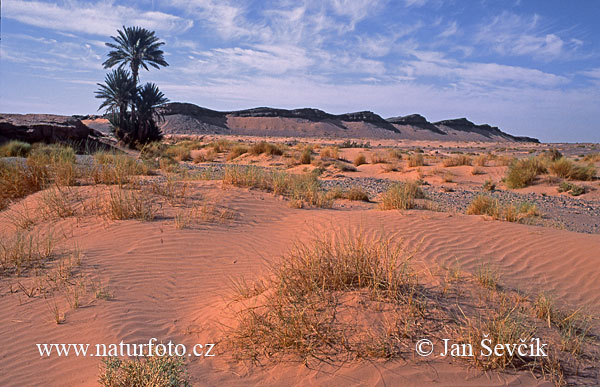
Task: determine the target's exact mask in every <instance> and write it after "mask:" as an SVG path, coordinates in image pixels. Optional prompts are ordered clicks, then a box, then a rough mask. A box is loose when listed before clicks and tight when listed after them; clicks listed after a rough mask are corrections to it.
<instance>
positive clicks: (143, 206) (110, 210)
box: [104, 187, 158, 222]
mask: <svg viewBox="0 0 600 387" xmlns="http://www.w3.org/2000/svg"><path fill="white" fill-rule="evenodd" d="M104 210H105V214H106V216H108V218H109V219H112V220H125V219H137V220H140V221H143V222H145V221H150V220H153V219H154V218H155V216H156V213H157V212H158V208H157V206H156V204H155V202H154V201H153V200H152V198H151V197H150V196H149V195H148V194H146V193H144V192H142V191H134V190H127V189H123V188H121V187H117V188H116V189H110V190H109V194H108V197H107V198H106V201H105V203H104Z"/></svg>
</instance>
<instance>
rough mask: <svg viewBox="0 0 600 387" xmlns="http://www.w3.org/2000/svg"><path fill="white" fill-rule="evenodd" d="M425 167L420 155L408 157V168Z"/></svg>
mask: <svg viewBox="0 0 600 387" xmlns="http://www.w3.org/2000/svg"><path fill="white" fill-rule="evenodd" d="M424 165H425V158H424V157H423V155H422V154H420V153H415V154H412V155H410V156H408V166H409V167H422V166H424Z"/></svg>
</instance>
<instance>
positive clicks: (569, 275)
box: [0, 182, 600, 386]
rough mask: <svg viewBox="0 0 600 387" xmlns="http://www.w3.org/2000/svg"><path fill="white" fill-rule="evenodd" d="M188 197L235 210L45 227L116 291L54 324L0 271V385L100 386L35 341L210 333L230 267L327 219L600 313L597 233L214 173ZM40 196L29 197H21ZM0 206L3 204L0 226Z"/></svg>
mask: <svg viewBox="0 0 600 387" xmlns="http://www.w3.org/2000/svg"><path fill="white" fill-rule="evenodd" d="M189 194H190V195H192V196H194V195H198V196H199V195H203V196H206V197H212V198H216V199H217V198H218V200H219V202H220V203H221V204H223V205H226V206H227V207H228V208H230V209H231V210H233V211H235V212H236V213H237V214H238V216H237V218H236V219H234V220H231V221H228V222H225V223H206V224H199V225H198V227H196V228H194V229H186V230H177V229H176V228H175V227H174V225H173V221H172V219H160V218H159V219H158V220H155V221H153V222H144V223H140V222H138V221H134V220H129V221H117V222H113V221H109V222H106V221H100V220H99V218H94V217H88V218H82V219H81V220H80V221H75V220H74V219H72V218H71V219H66V220H61V221H58V222H56V223H55V224H54V225H53V227H54V228H55V229H57V230H64V232H65V234H66V235H68V238H67V239H66V240H65V241H64V242H63V243H64V244H66V245H72V244H73V243H75V242H76V243H77V244H78V245H79V247H80V248H81V250H82V252H83V255H84V258H83V261H82V262H83V263H82V266H81V268H80V270H81V271H82V272H83V273H84V274H87V275H89V276H90V277H93V278H95V279H98V280H102V281H104V283H105V284H106V285H107V286H108V287H109V288H110V291H111V293H112V294H113V295H114V299H113V300H110V301H105V300H88V301H87V302H85V303H83V305H82V306H81V307H80V308H79V309H77V310H69V311H67V312H66V322H65V323H64V324H60V325H56V323H55V322H53V321H52V317H51V313H50V312H49V309H48V300H44V299H43V298H41V297H38V298H33V299H27V298H25V297H24V296H23V295H20V296H16V295H11V294H9V286H10V285H9V284H10V283H14V281H12V280H11V279H3V280H2V281H1V282H0V283H1V284H2V287H1V288H2V297H1V298H0V307H1V309H2V310H3V311H5V312H4V313H3V314H2V315H1V316H0V343H2V344H1V347H2V352H1V354H0V368H1V369H3V370H5V371H4V372H2V373H1V375H0V384H2V385H7V386H8V385H11V386H12V385H14V386H17V385H56V386H59V385H96V380H97V375H98V365H99V359H95V358H93V357H92V358H90V357H87V358H75V357H69V358H58V357H52V358H40V357H39V354H38V353H37V349H36V347H35V344H36V343H92V344H95V343H118V342H119V341H121V340H123V341H125V342H145V341H147V340H148V338H150V337H157V338H159V339H162V340H164V341H168V340H173V341H174V342H180V343H184V344H186V345H190V346H191V345H193V344H195V343H198V342H200V343H202V342H216V341H218V340H220V339H221V337H222V334H223V333H222V328H223V327H222V325H221V324H222V323H223V322H224V321H227V317H226V316H225V315H224V313H225V309H226V308H225V306H226V304H227V294H228V290H227V286H226V284H227V283H228V281H229V280H230V279H231V278H240V277H245V278H249V279H255V278H258V277H259V276H260V275H261V273H265V272H266V264H268V263H272V262H274V261H275V260H276V259H277V258H278V257H279V256H280V255H281V254H283V253H284V252H285V251H286V250H287V249H288V248H289V247H290V246H291V245H292V243H293V242H294V241H295V240H298V239H302V240H307V239H309V238H311V237H312V236H314V235H315V234H322V233H325V232H327V231H330V230H331V229H341V230H345V231H348V230H359V229H363V230H365V232H366V233H367V234H368V235H377V234H390V235H393V236H394V237H395V238H397V239H402V240H404V241H405V243H406V244H407V245H408V246H409V247H417V246H419V249H418V251H419V253H418V255H417V259H418V262H419V264H421V265H424V266H432V265H454V264H458V265H460V267H461V268H462V269H463V270H465V271H473V270H474V269H475V267H476V266H477V265H479V264H481V262H490V263H492V264H493V265H495V266H497V267H498V269H499V271H500V272H501V274H502V281H503V284H505V285H506V286H510V287H513V286H514V287H518V288H520V289H523V290H524V291H526V292H531V293H532V294H535V293H537V292H538V291H539V290H541V289H543V290H546V291H550V292H551V293H552V294H553V295H554V296H555V297H556V298H557V299H558V300H560V302H561V303H562V304H565V305H583V306H586V308H587V310H589V312H591V313H595V314H597V313H599V312H600V265H599V264H598V263H599V262H598V259H599V256H598V254H597V251H600V239H599V238H598V235H589V234H578V233H573V232H569V231H564V230H557V229H551V228H541V227H534V226H527V225H519V224H513V223H508V222H497V221H486V220H485V219H484V218H482V217H473V216H463V215H449V214H444V213H433V212H428V211H419V210H412V211H406V212H403V213H400V212H397V211H385V212H384V211H379V210H376V209H363V210H352V211H347V210H344V209H341V208H338V209H331V210H327V209H319V210H317V209H314V210H301V209H292V208H289V206H288V205H287V203H286V202H285V201H283V200H280V199H278V198H276V197H273V196H272V195H270V194H267V193H263V192H259V191H253V190H250V191H248V190H244V189H238V188H228V189H225V190H223V189H222V188H221V184H220V183H215V182H194V183H193V188H192V189H191V190H190V191H189ZM35 200H36V196H35V195H33V196H31V197H29V198H27V199H26V201H31V202H33V201H35ZM9 214H10V211H5V212H4V213H2V221H0V224H2V228H3V231H6V230H7V228H8V224H9V222H8V219H7V217H8V216H10V215H9ZM59 301H60V302H61V303H64V301H63V300H59ZM63 307H64V306H63ZM65 308H66V307H65ZM65 310H66V309H65ZM8 370H10V371H8ZM6 371H8V372H6ZM189 372H190V376H191V380H192V382H193V383H194V385H223V384H227V385H248V384H261V385H306V384H307V383H309V384H315V385H340V386H341V385H400V384H401V385H422V384H423V383H427V382H432V383H438V384H441V385H482V384H486V385H504V384H521V385H531V384H544V383H546V384H548V382H544V381H536V380H535V379H533V378H532V376H531V375H529V374H527V373H518V374H513V375H509V374H502V375H500V374H496V373H493V372H492V373H488V374H483V373H481V372H480V371H477V370H470V371H467V370H466V368H465V366H464V364H460V363H456V362H454V363H452V362H449V361H441V360H435V361H431V362H424V361H422V360H420V359H410V360H408V361H391V362H378V361H375V362H366V361H362V362H361V361H355V362H351V363H349V364H344V367H342V368H339V369H338V368H336V367H335V366H328V365H324V366H321V367H320V369H309V368H306V367H304V366H302V365H300V364H294V363H291V364H290V363H282V364H278V365H274V366H267V367H257V368H253V369H250V370H248V369H247V368H243V367H240V366H239V365H236V364H233V363H232V362H231V361H230V360H227V357H226V356H224V355H220V356H216V357H213V358H199V359H191V361H190V363H189Z"/></svg>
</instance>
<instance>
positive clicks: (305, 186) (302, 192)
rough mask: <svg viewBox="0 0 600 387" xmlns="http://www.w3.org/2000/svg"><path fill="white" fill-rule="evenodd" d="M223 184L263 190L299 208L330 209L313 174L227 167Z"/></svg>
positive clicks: (251, 167)
mask: <svg viewBox="0 0 600 387" xmlns="http://www.w3.org/2000/svg"><path fill="white" fill-rule="evenodd" d="M223 184H231V185H235V186H238V187H251V188H259V189H264V190H266V191H270V192H273V193H274V194H276V195H283V196H286V197H289V198H290V199H292V201H293V203H295V204H297V205H298V206H299V207H301V206H302V203H308V204H309V205H312V206H316V207H325V208H326V207H331V204H332V199H331V198H329V197H328V196H327V194H326V192H325V191H324V190H323V189H322V188H321V184H320V183H319V180H318V178H317V176H316V175H315V174H312V173H310V174H304V175H294V174H288V173H285V172H282V171H269V170H266V169H263V168H258V167H255V166H248V167H246V166H229V167H227V168H226V169H225V172H224V175H223Z"/></svg>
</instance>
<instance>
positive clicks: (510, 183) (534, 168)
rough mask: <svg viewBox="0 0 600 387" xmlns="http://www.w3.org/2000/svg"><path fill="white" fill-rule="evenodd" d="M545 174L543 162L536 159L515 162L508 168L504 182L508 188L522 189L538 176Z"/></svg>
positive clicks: (545, 169)
mask: <svg viewBox="0 0 600 387" xmlns="http://www.w3.org/2000/svg"><path fill="white" fill-rule="evenodd" d="M546 172H547V168H546V165H545V163H544V161H543V160H542V159H540V158H538V157H530V158H526V159H520V160H515V161H513V162H512V163H511V165H510V166H509V168H508V172H507V175H506V177H505V182H506V185H507V187H508V188H524V187H527V186H528V185H531V184H532V183H533V181H534V180H535V178H536V177H537V176H538V175H540V174H542V173H546Z"/></svg>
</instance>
